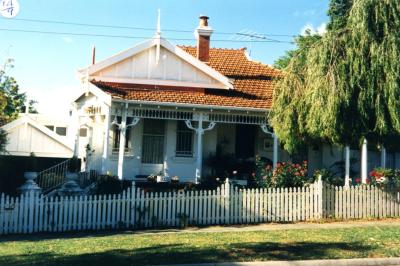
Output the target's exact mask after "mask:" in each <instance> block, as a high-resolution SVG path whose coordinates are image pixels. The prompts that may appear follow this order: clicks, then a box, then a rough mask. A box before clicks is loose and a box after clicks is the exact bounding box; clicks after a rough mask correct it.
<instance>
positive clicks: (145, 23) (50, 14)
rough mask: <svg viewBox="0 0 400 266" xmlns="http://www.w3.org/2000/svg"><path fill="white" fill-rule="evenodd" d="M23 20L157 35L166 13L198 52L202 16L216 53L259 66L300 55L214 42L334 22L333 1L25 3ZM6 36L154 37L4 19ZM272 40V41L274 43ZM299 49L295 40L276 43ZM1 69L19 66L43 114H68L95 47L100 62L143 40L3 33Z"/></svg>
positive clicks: (270, 46)
mask: <svg viewBox="0 0 400 266" xmlns="http://www.w3.org/2000/svg"><path fill="white" fill-rule="evenodd" d="M18 1H19V4H20V13H19V14H18V16H17V17H16V18H17V19H34V20H53V21H65V22H75V23H86V24H102V25H121V26H131V27H141V28H155V26H156V20H157V9H161V30H163V29H178V30H188V31H190V32H167V31H163V32H162V36H163V37H165V38H167V39H168V38H171V39H177V38H181V39H193V40H185V41H178V40H172V41H171V42H172V43H176V44H185V45H194V44H195V40H194V35H193V32H192V31H193V30H194V29H195V27H196V26H197V24H198V16H199V15H200V14H205V15H208V16H209V17H210V20H209V24H210V26H211V27H212V28H213V29H214V31H215V33H214V34H213V36H212V40H211V45H212V46H213V47H227V48H239V47H247V48H248V49H249V50H250V52H251V57H252V58H253V59H254V60H257V61H261V62H264V63H267V64H272V63H273V62H274V60H275V59H277V58H278V57H279V56H281V55H283V54H284V52H285V50H288V49H290V48H292V45H291V44H287V43H252V44H250V43H248V42H247V43H246V42H221V41H218V42H217V41H214V42H213V39H214V40H232V39H233V40H240V38H239V37H238V36H237V35H236V36H235V35H229V34H228V35H223V34H218V32H220V33H223V32H255V33H258V34H283V35H293V34H299V33H300V32H301V31H302V30H303V29H304V28H305V27H313V28H314V29H318V28H320V29H321V28H323V25H324V23H326V22H327V16H326V11H327V8H328V0H279V1H276V0H254V1H251V0H247V1H243V0H231V1H220V0H201V1H200V0H197V1H194V0H185V1H178V0H171V1H167V0H164V1H161V0H158V1H153V0H147V1H143V0H142V1H136V0H135V1H134V0H131V1H127V0H125V1H122V0H113V1H110V0H96V1H94V0H85V1H82V0H68V1H67V0H53V1H51V0H18ZM0 29H23V30H34V31H55V32H74V33H91V34H105V35H129V36H136V37H149V38H150V37H152V36H153V34H154V32H153V31H145V30H134V29H115V28H95V27H80V26H72V25H60V24H49V23H34V22H26V21H20V20H16V19H4V18H1V19H0ZM267 36H268V35H267ZM270 38H274V39H279V40H283V41H291V40H292V38H291V37H284V36H270ZM0 40H1V41H0V63H1V65H2V64H3V62H4V60H5V59H6V58H7V57H11V58H13V59H14V60H15V62H14V65H15V67H14V69H13V70H11V71H9V73H10V74H11V75H13V76H14V77H15V78H16V79H17V81H18V82H19V84H20V87H21V91H24V92H27V93H28V95H29V96H30V97H31V98H34V99H36V100H38V101H39V106H38V107H39V111H41V112H43V113H51V114H67V110H68V107H69V102H70V100H71V99H72V98H73V96H74V95H77V94H78V93H79V89H80V84H79V82H78V79H77V75H76V70H77V69H79V68H82V67H85V66H86V65H87V64H89V62H90V60H91V47H92V46H93V45H96V58H97V60H101V59H104V58H106V57H108V56H111V55H113V54H115V53H117V52H119V51H121V50H123V49H127V48H129V47H131V46H133V45H135V44H136V43H138V42H140V41H143V39H139V38H138V39H130V38H129V39H128V38H109V37H108V38H107V37H87V36H71V35H68V34H62V35H50V34H49V35H48V34H38V33H21V32H7V31H3V30H0Z"/></svg>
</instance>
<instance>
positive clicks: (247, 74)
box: [92, 46, 281, 109]
mask: <svg viewBox="0 0 400 266" xmlns="http://www.w3.org/2000/svg"><path fill="white" fill-rule="evenodd" d="M178 48H179V49H182V50H183V51H185V52H186V53H187V54H188V55H190V56H191V57H192V58H193V59H194V60H197V59H196V58H195V55H196V47H188V46H180V47H178ZM209 67H211V68H212V69H214V70H215V71H217V72H219V73H220V74H221V75H224V76H225V77H226V78H229V79H230V81H231V82H232V83H233V87H234V90H213V89H202V90H201V89H197V90H187V89H185V88H177V87H168V86H144V85H140V84H121V83H113V82H101V81H93V82H92V83H93V84H94V85H96V86H98V87H99V88H101V89H102V90H103V91H104V92H106V93H109V94H110V95H112V97H113V98H120V99H126V100H132V101H154V102H161V103H162V102H167V103H181V104H198V105H215V106H225V107H241V108H258V109H270V108H271V106H272V97H273V87H274V84H275V79H276V78H279V77H280V76H281V72H280V71H279V70H277V69H274V68H273V67H271V66H268V65H265V64H262V63H258V62H255V61H252V60H251V59H250V58H249V57H248V56H247V54H246V50H245V49H221V48H211V49H210V62H209Z"/></svg>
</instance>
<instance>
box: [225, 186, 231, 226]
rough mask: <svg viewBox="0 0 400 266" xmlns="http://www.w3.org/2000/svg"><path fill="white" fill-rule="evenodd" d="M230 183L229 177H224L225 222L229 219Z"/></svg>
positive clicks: (227, 222)
mask: <svg viewBox="0 0 400 266" xmlns="http://www.w3.org/2000/svg"><path fill="white" fill-rule="evenodd" d="M229 193H230V184H229V178H227V179H225V184H224V198H225V201H224V202H225V224H229V221H230V217H229V214H230V210H229V206H230V199H229V198H230V195H229Z"/></svg>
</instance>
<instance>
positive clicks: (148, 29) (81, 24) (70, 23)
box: [13, 18, 297, 38]
mask: <svg viewBox="0 0 400 266" xmlns="http://www.w3.org/2000/svg"><path fill="white" fill-rule="evenodd" d="M13 20H16V21H24V22H34V23H46V24H59V25H72V26H83V27H96V28H113V29H131V30H144V31H155V30H156V28H147V27H133V26H122V25H107V24H91V23H78V22H67V21H57V20H41V19H25V18H13ZM163 31H165V32H182V33H191V32H193V30H179V29H163ZM214 34H219V35H235V34H239V33H238V32H220V31H214ZM259 35H262V36H272V37H291V38H293V37H296V36H297V35H293V34H270V33H266V34H259Z"/></svg>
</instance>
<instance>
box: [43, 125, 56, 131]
mask: <svg viewBox="0 0 400 266" xmlns="http://www.w3.org/2000/svg"><path fill="white" fill-rule="evenodd" d="M45 127H47V128H48V129H50V130H51V131H54V126H50V125H47V126H45Z"/></svg>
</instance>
